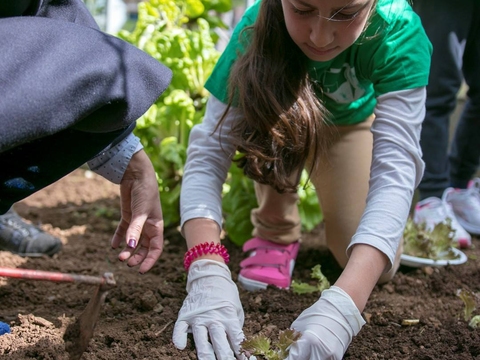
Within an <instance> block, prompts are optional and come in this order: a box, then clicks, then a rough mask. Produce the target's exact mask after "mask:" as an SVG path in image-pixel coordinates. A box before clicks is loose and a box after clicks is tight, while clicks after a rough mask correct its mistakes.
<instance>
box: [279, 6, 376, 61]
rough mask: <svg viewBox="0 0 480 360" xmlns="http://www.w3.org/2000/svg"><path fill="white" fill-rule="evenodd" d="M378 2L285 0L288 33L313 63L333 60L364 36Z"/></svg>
mask: <svg viewBox="0 0 480 360" xmlns="http://www.w3.org/2000/svg"><path fill="white" fill-rule="evenodd" d="M374 3H375V0H282V7H283V13H284V16H285V24H286V26H287V30H288V33H289V34H290V37H291V38H292V39H293V41H294V42H295V44H297V46H298V47H299V48H300V49H301V50H302V51H303V53H304V54H305V55H306V56H307V57H308V58H309V59H311V60H313V61H329V60H331V59H333V58H334V57H336V56H337V55H338V54H340V53H341V52H342V51H344V50H345V49H347V48H348V47H349V46H350V45H352V44H353V43H354V42H355V41H356V40H357V39H358V37H359V36H360V35H361V33H362V31H363V30H364V28H365V24H366V22H367V20H368V16H369V14H370V11H371V9H372V6H373V4H374Z"/></svg>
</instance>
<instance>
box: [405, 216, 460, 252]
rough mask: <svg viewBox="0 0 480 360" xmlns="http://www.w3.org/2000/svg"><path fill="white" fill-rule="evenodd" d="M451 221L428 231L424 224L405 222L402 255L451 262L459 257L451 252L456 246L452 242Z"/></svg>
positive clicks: (453, 232) (411, 221)
mask: <svg viewBox="0 0 480 360" xmlns="http://www.w3.org/2000/svg"><path fill="white" fill-rule="evenodd" d="M451 223H452V222H451V220H450V219H449V218H447V221H446V223H438V224H437V225H435V227H434V228H433V229H432V230H431V231H429V230H427V229H426V224H425V223H422V224H415V223H414V222H413V220H412V219H411V218H409V219H408V220H407V224H406V225H405V230H404V231H403V241H404V243H403V245H404V246H403V253H404V254H407V255H411V256H416V257H421V258H427V259H432V260H453V259H456V258H458V257H459V255H458V254H455V253H454V252H453V250H452V248H453V247H456V246H457V245H456V244H455V242H454V241H453V236H454V234H455V230H453V229H452V225H451Z"/></svg>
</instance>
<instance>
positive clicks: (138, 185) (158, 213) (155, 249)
mask: <svg viewBox="0 0 480 360" xmlns="http://www.w3.org/2000/svg"><path fill="white" fill-rule="evenodd" d="M120 196H121V207H122V219H121V221H120V224H119V225H118V227H117V230H116V231H115V234H114V236H113V239H112V247H113V248H114V249H116V248H118V247H119V246H120V245H121V244H122V243H126V247H125V248H124V249H123V250H122V251H121V252H120V254H119V255H118V258H119V260H120V261H126V262H127V265H128V266H137V265H140V268H139V272H140V273H142V274H143V273H145V272H147V271H148V270H150V269H151V268H152V266H153V265H154V264H155V262H156V261H157V260H158V258H159V257H160V255H161V254H162V251H163V215H162V208H161V205H160V194H159V191H158V183H157V178H156V175H155V170H154V169H153V165H152V163H151V161H150V159H149V158H148V156H147V154H146V153H145V152H144V151H143V150H140V151H139V152H137V153H135V154H134V155H133V156H132V159H131V160H130V163H129V164H128V167H127V169H126V171H125V173H124V175H123V178H122V181H121V182H120Z"/></svg>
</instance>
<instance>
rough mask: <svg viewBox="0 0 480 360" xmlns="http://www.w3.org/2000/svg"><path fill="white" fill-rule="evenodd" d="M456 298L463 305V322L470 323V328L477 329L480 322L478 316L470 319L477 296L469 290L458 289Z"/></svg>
mask: <svg viewBox="0 0 480 360" xmlns="http://www.w3.org/2000/svg"><path fill="white" fill-rule="evenodd" d="M457 296H458V297H459V298H460V299H462V301H463V303H464V305H465V308H464V309H463V318H464V320H465V321H470V323H469V325H470V326H471V327H477V326H478V325H479V322H480V319H479V316H478V315H477V316H474V317H473V318H472V314H473V312H474V311H475V310H476V308H477V301H478V295H477V294H475V293H474V292H473V291H471V290H465V289H458V290H457ZM473 319H475V320H473Z"/></svg>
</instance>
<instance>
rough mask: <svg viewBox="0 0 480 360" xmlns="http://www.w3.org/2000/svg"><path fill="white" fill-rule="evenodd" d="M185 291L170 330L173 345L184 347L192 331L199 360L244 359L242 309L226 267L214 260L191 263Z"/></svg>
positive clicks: (235, 286) (234, 285)
mask: <svg viewBox="0 0 480 360" xmlns="http://www.w3.org/2000/svg"><path fill="white" fill-rule="evenodd" d="M187 293H188V295H187V297H186V298H185V300H184V301H183V306H182V308H181V309H180V311H179V313H178V319H177V322H176V323H175V327H174V329H173V337H172V340H173V343H174V344H175V346H176V347H177V348H178V349H180V350H183V349H185V347H186V346H187V333H188V332H191V333H193V339H194V341H195V347H196V349H197V357H198V359H199V360H215V359H219V360H225V359H228V360H231V359H234V358H235V357H236V358H237V359H244V356H243V355H242V354H240V343H241V342H242V341H243V340H244V335H243V331H242V327H243V321H244V314H243V308H242V304H241V303H240V296H239V294H238V288H237V285H236V284H235V283H234V282H233V281H232V276H231V273H230V270H229V269H228V267H227V266H226V265H225V264H222V263H220V262H218V261H214V260H197V261H195V262H193V263H192V265H191V266H190V269H189V272H188V279H187ZM209 339H210V341H211V342H209ZM234 354H235V355H234ZM215 356H216V357H215Z"/></svg>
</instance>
